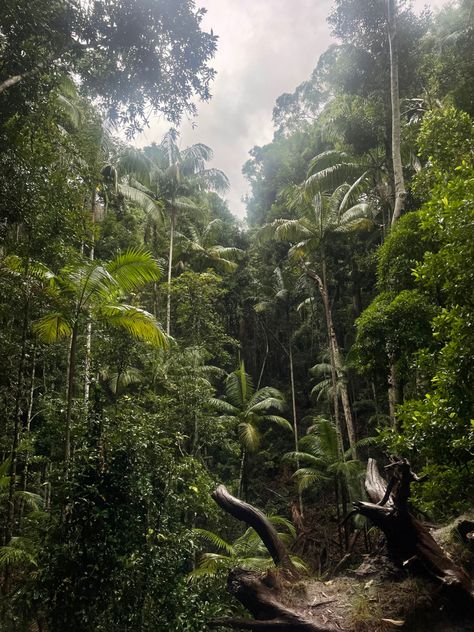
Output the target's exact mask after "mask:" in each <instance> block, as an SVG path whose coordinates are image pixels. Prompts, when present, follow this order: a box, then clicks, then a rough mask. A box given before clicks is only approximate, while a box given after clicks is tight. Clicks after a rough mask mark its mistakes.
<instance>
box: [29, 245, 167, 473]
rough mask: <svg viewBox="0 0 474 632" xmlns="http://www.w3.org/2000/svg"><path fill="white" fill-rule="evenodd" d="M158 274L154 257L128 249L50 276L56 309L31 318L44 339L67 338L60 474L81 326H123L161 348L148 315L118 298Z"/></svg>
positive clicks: (68, 448) (68, 447) (66, 452)
mask: <svg viewBox="0 0 474 632" xmlns="http://www.w3.org/2000/svg"><path fill="white" fill-rule="evenodd" d="M159 278H160V270H159V268H158V266H157V264H156V262H155V261H154V260H153V258H152V257H151V255H150V253H148V252H145V251H141V250H128V251H127V252H125V253H124V254H121V255H119V256H117V257H116V258H115V259H114V260H113V261H110V262H109V263H107V264H103V265H102V264H100V263H99V262H98V261H90V260H89V261H83V262H81V263H79V264H76V265H73V266H68V267H65V268H63V269H62V270H61V271H60V272H59V274H57V275H51V277H50V291H51V294H52V296H53V297H54V299H55V300H56V302H57V307H58V309H57V310H56V311H54V312H50V313H49V314H46V315H45V316H43V318H41V319H40V320H39V321H37V322H36V323H35V324H34V331H35V332H36V333H37V334H38V336H39V338H40V339H41V340H42V341H44V342H46V343H53V342H57V341H59V340H61V339H63V338H68V339H69V353H68V363H67V392H66V419H65V442H64V462H65V470H66V473H67V472H68V469H69V460H70V454H71V418H72V410H73V402H74V391H75V383H76V357H77V350H78V338H79V334H80V330H81V325H82V323H83V322H84V321H86V320H87V319H89V318H91V319H93V320H96V321H102V322H104V323H105V324H107V325H108V326H110V327H118V328H121V329H124V330H125V331H127V332H128V333H129V334H131V335H132V336H134V337H135V338H138V339H141V340H144V341H147V342H150V343H152V344H154V345H156V346H158V347H165V346H166V345H167V340H166V336H165V335H164V333H163V332H162V330H161V327H160V325H159V323H158V322H157V321H156V319H155V318H154V316H152V314H150V313H148V312H146V311H145V310H143V309H141V308H139V307H135V306H133V305H128V304H126V303H124V301H123V299H124V295H125V294H126V293H127V292H130V291H132V290H135V289H137V288H139V287H141V286H142V285H144V284H145V283H148V282H150V281H156V280H157V279H159Z"/></svg>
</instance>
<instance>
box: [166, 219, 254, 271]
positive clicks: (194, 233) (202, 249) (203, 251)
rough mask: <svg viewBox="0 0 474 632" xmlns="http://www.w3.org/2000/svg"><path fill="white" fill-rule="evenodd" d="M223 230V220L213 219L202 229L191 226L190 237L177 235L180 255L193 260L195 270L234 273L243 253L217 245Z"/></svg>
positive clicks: (237, 249)
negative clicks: (212, 269) (211, 269)
mask: <svg viewBox="0 0 474 632" xmlns="http://www.w3.org/2000/svg"><path fill="white" fill-rule="evenodd" d="M223 229H224V222H223V221H222V220H221V219H213V220H212V221H210V222H208V223H207V224H206V225H205V226H203V227H202V228H201V229H199V228H197V227H196V226H193V225H189V226H188V232H189V234H190V237H187V236H186V235H184V234H182V233H176V242H177V244H176V245H177V248H176V250H177V252H178V255H179V256H181V257H182V258H184V259H189V260H191V262H192V263H193V264H194V265H193V268H194V269H197V270H198V271H203V270H205V269H207V268H209V267H211V268H215V269H216V270H217V271H218V272H227V273H228V272H234V271H235V270H236V268H237V262H236V261H235V260H236V259H238V257H240V255H242V254H243V251H242V250H241V249H240V248H231V247H225V246H220V245H219V244H218V243H216V242H217V241H218V240H219V237H220V234H221V233H222V231H223Z"/></svg>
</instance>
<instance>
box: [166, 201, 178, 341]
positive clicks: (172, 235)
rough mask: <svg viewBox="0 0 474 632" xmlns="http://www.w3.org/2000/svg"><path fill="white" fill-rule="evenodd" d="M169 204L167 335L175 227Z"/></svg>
mask: <svg viewBox="0 0 474 632" xmlns="http://www.w3.org/2000/svg"><path fill="white" fill-rule="evenodd" d="M171 204H172V206H171V226H170V249H169V257H168V296H167V297H166V333H167V334H168V336H169V335H170V332H171V272H172V269H173V246H174V231H175V228H176V209H175V208H174V201H172V203H171Z"/></svg>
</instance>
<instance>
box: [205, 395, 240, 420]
mask: <svg viewBox="0 0 474 632" xmlns="http://www.w3.org/2000/svg"><path fill="white" fill-rule="evenodd" d="M207 403H208V404H209V407H210V408H212V410H215V411H216V412H218V413H223V414H225V415H229V416H231V417H235V416H237V415H238V413H239V409H238V408H236V407H235V406H232V404H229V402H225V401H224V400H222V399H216V398H215V397H211V398H210V399H208V400H207Z"/></svg>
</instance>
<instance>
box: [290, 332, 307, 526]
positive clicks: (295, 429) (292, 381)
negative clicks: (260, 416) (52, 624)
mask: <svg viewBox="0 0 474 632" xmlns="http://www.w3.org/2000/svg"><path fill="white" fill-rule="evenodd" d="M288 356H289V360H290V385H291V409H292V413H293V434H294V438H295V452H298V422H297V419H296V394H295V374H294V369H293V346H292V344H291V336H290V337H289V339H288ZM296 467H297V469H298V470H299V469H300V460H299V458H298V457H296ZM298 503H299V506H300V514H301V517H302V518H303V517H304V514H303V497H302V495H301V490H300V489H299V488H298Z"/></svg>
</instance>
